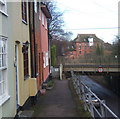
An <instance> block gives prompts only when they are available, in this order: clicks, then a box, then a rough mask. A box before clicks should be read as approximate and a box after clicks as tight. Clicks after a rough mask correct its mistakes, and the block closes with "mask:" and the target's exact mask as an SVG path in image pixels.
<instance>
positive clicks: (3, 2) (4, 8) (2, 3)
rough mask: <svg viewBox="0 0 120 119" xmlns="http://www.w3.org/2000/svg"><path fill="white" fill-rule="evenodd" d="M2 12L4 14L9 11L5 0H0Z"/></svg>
mask: <svg viewBox="0 0 120 119" xmlns="http://www.w3.org/2000/svg"><path fill="white" fill-rule="evenodd" d="M0 12H1V13H4V14H6V13H7V5H6V1H5V0H0Z"/></svg>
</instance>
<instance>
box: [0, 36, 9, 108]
mask: <svg viewBox="0 0 120 119" xmlns="http://www.w3.org/2000/svg"><path fill="white" fill-rule="evenodd" d="M7 40H8V38H7V37H3V36H0V42H2V41H3V42H4V45H5V46H3V47H4V48H3V47H0V48H1V50H0V55H3V56H4V55H5V56H6V57H3V56H2V58H3V59H2V58H1V64H2V63H3V61H2V60H4V61H5V66H4V63H3V64H2V65H1V66H0V74H1V77H2V78H1V80H0V91H1V92H0V106H1V105H2V104H3V103H5V102H6V101H7V100H8V99H9V98H10V96H9V95H8V80H7V69H8V64H7V61H8V58H7ZM4 58H5V59H4Z"/></svg>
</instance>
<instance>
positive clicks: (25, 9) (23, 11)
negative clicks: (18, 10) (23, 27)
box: [22, 0, 27, 22]
mask: <svg viewBox="0 0 120 119" xmlns="http://www.w3.org/2000/svg"><path fill="white" fill-rule="evenodd" d="M22 20H23V21H24V22H27V2H25V0H22Z"/></svg>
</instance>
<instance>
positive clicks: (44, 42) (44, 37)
mask: <svg viewBox="0 0 120 119" xmlns="http://www.w3.org/2000/svg"><path fill="white" fill-rule="evenodd" d="M44 20H45V21H44V22H45V25H46V27H47V18H46V16H45V15H44ZM45 25H43V24H42V14H41V22H40V29H41V52H42V53H43V57H44V56H45V53H46V52H48V53H49V51H48V29H47V28H46V27H45ZM43 59H44V58H43ZM43 64H44V60H43ZM48 76H49V65H48V66H46V67H45V68H44V65H43V80H44V81H45V80H46V79H47V77H48Z"/></svg>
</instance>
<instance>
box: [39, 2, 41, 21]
mask: <svg viewBox="0 0 120 119" xmlns="http://www.w3.org/2000/svg"><path fill="white" fill-rule="evenodd" d="M39 20H41V8H40V3H39Z"/></svg>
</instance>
